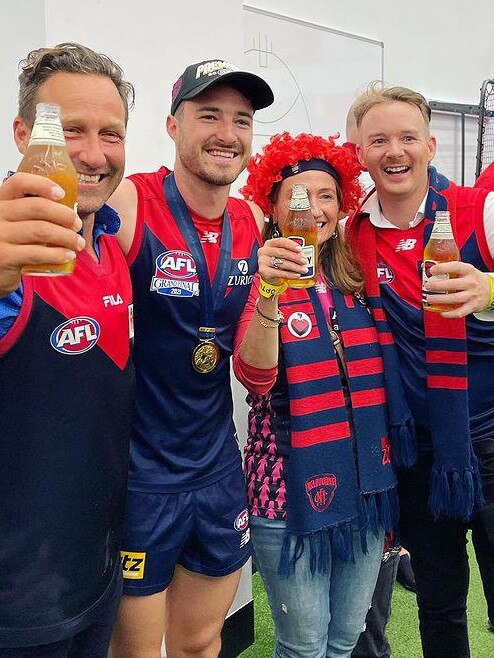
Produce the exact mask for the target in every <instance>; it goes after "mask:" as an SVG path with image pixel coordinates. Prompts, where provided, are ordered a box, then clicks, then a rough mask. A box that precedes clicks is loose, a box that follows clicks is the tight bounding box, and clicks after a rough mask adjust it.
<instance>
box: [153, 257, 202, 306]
mask: <svg viewBox="0 0 494 658" xmlns="http://www.w3.org/2000/svg"><path fill="white" fill-rule="evenodd" d="M191 279H192V280H191ZM150 290H152V291H153V292H157V293H158V294H159V295H167V296H169V297H194V296H196V297H197V296H198V295H199V282H198V281H197V271H196V264H195V261H194V259H193V258H192V255H191V254H189V253H188V252H187V251H180V250H173V251H165V253H164V254H160V255H159V256H158V258H157V259H156V270H155V274H154V276H153V278H152V279H151V286H150Z"/></svg>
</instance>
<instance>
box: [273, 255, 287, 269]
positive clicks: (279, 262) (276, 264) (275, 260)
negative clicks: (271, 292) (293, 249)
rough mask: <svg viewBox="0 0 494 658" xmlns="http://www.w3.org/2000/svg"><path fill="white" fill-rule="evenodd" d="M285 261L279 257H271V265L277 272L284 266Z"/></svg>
mask: <svg viewBox="0 0 494 658" xmlns="http://www.w3.org/2000/svg"><path fill="white" fill-rule="evenodd" d="M284 262H285V261H284V260H283V258H279V256H271V265H272V266H273V267H274V268H275V270H277V269H278V268H279V267H280V265H283V263H284Z"/></svg>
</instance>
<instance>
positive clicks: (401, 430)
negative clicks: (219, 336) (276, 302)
mask: <svg viewBox="0 0 494 658" xmlns="http://www.w3.org/2000/svg"><path fill="white" fill-rule="evenodd" d="M332 295H333V301H334V304H335V308H336V312H337V316H338V322H339V326H340V330H341V339H342V342H343V345H344V349H345V358H346V362H347V369H348V387H349V396H350V400H351V413H349V411H348V407H347V404H346V401H345V395H344V393H343V391H342V383H341V376H340V371H339V367H338V361H337V357H336V354H335V350H334V347H333V343H332V340H331V336H330V332H329V328H328V323H327V321H326V317H325V315H324V310H323V308H322V305H321V302H320V300H319V299H318V293H317V292H316V290H315V288H309V289H301V290H291V289H289V290H287V291H286V293H284V294H283V297H282V298H281V299H280V309H281V311H282V312H283V314H284V317H285V321H284V322H283V325H282V327H281V332H280V336H281V344H282V351H283V358H284V361H285V366H286V376H287V381H288V393H289V400H290V425H291V449H290V455H289V459H288V466H287V535H286V537H285V541H284V545H283V551H282V555H281V559H280V567H279V571H280V574H284V575H288V574H290V573H292V571H293V569H294V567H295V563H296V561H297V559H298V558H299V557H300V555H301V554H302V552H303V551H304V550H305V549H304V547H305V546H306V545H307V543H306V540H308V546H309V550H310V564H311V570H312V572H313V573H314V572H315V571H320V572H323V573H324V572H326V571H327V569H328V568H329V562H328V556H329V555H330V551H331V549H333V550H334V551H335V552H336V553H337V555H339V557H340V558H341V559H342V560H348V559H351V558H352V556H353V539H352V526H353V524H354V522H356V521H357V522H358V524H359V527H360V537H361V542H362V547H363V550H364V551H365V550H366V536H367V532H368V531H369V530H370V531H372V532H374V533H375V534H377V532H378V529H379V527H382V528H384V529H385V530H386V531H389V530H391V529H392V527H394V525H395V524H396V521H397V515H398V504H397V496H396V491H395V485H396V479H395V474H394V470H393V466H392V464H391V460H390V453H391V449H390V438H391V436H392V435H394V438H393V441H392V442H393V444H396V439H397V437H400V436H401V437H404V436H408V435H409V434H410V428H411V422H412V421H411V416H410V412H409V411H408V408H407V407H406V405H405V403H404V397H403V396H402V395H400V391H401V381H400V380H399V377H398V375H397V373H398V369H397V362H396V358H395V357H394V350H393V349H392V348H393V345H392V340H391V339H390V334H389V332H387V333H386V334H385V335H383V336H381V335H378V332H377V330H376V327H375V324H374V322H373V320H372V317H371V315H370V313H369V312H368V310H367V308H366V307H365V306H364V305H363V304H362V303H361V302H360V301H359V300H357V299H356V298H355V297H354V296H353V295H343V294H342V293H340V292H339V291H338V290H332ZM386 347H388V348H389V349H385V348H386ZM384 365H385V367H383V366H384ZM384 372H386V374H389V379H388V377H386V380H385V378H384ZM390 389H393V390H392V391H391V392H390ZM389 392H390V394H389V395H388V393H389ZM392 402H394V403H396V404H394V405H393V404H391V403H392ZM391 426H392V429H391ZM304 540H305V541H304Z"/></svg>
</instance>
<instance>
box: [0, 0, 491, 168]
mask: <svg viewBox="0 0 494 658" xmlns="http://www.w3.org/2000/svg"><path fill="white" fill-rule="evenodd" d="M245 4H248V5H250V6H254V7H258V8H260V9H265V10H269V11H273V12H277V13H280V14H284V15H287V16H291V17H294V18H298V19H302V20H306V21H311V22H314V23H318V24H321V25H325V26H328V27H330V28H334V29H339V30H343V31H346V32H350V33H353V34H357V35H361V36H364V37H369V38H372V39H377V40H379V41H383V42H384V79H385V81H386V82H388V83H390V84H404V85H406V86H410V87H412V88H415V89H418V90H420V91H421V92H422V93H423V94H424V95H425V96H426V97H427V98H429V99H432V100H439V101H446V102H457V103H469V104H476V103H477V102H478V98H479V89H480V85H481V83H482V81H483V80H484V79H487V78H489V77H493V76H494V49H493V48H492V25H493V24H494V21H493V19H494V3H492V0H471V2H470V3H469V4H468V10H467V11H465V4H464V2H463V0H462V1H460V0H450V2H449V3H447V4H446V5H444V3H435V4H434V3H431V2H430V1H429V0H415V2H413V3H410V2H407V3H405V2H397V1H396V0H379V2H376V1H374V2H371V1H370V0H345V2H341V0H338V1H337V2H336V1H335V0H306V1H305V2H300V0H248V1H247V2H246V3H245ZM170 5H171V2H170V0H85V2H82V3H81V2H76V1H75V0H23V2H22V3H15V2H8V1H7V0H2V21H1V24H0V43H1V44H2V57H1V58H0V82H1V84H2V95H1V97H0V123H1V125H2V127H3V130H1V131H0V170H1V171H4V170H5V169H7V168H15V165H16V164H17V162H18V156H17V152H16V150H15V147H14V145H13V141H12V136H11V130H10V125H11V121H12V118H13V116H14V114H15V108H16V95H17V64H18V62H19V60H20V59H21V58H22V57H23V56H24V55H25V54H26V53H27V51H28V50H30V49H31V48H35V47H38V46H42V45H46V44H50V45H51V44H54V43H57V42H59V41H68V40H80V41H82V42H83V43H85V44H87V45H89V46H91V47H93V48H95V49H97V50H100V51H102V52H106V53H108V54H109V55H111V56H113V57H114V58H115V59H116V60H117V61H118V62H119V63H120V64H121V65H122V67H123V69H124V71H125V73H126V75H127V77H128V79H130V80H131V81H132V82H134V83H135V86H136V90H137V103H136V108H135V110H134V111H133V113H132V115H131V120H130V124H129V138H128V145H129V148H128V167H127V171H128V172H131V171H136V170H151V169H153V168H155V167H156V166H157V165H158V164H160V163H161V162H167V163H168V164H170V163H171V162H172V158H173V150H172V146H171V143H170V140H169V139H168V138H167V137H166V135H165V130H164V119H165V116H166V114H167V112H168V106H169V99H170V88H171V85H172V84H173V82H174V81H175V79H176V78H177V77H178V75H179V74H180V72H181V71H182V70H183V68H184V67H185V65H186V64H188V63H190V62H192V61H198V60H200V59H203V58H208V57H212V56H213V57H215V56H220V57H225V58H227V59H230V60H232V61H234V62H237V63H240V64H241V62H242V60H243V13H244V12H243V3H242V0H208V2H207V3H205V2H202V1H201V0H184V1H183V2H181V3H180V2H179V3H176V2H174V3H173V12H171V11H170ZM300 47H306V48H307V47H310V44H301V46H300ZM330 74H331V63H328V75H330ZM434 125H435V124H433V127H434ZM450 125H451V126H452V128H453V129H454V130H455V136H454V138H453V139H452V140H451V142H450V144H451V143H455V142H458V140H459V132H458V124H457V123H456V124H455V122H454V121H453V120H452V121H451V122H448V121H447V120H445V119H441V120H439V122H438V131H439V137H440V138H442V135H443V134H444V130H446V131H448V130H449V126H450ZM331 129H332V126H328V132H329V131H331ZM468 131H469V137H468V140H467V149H468V151H469V161H468V162H469V169H472V168H473V165H472V164H471V163H472V159H473V157H474V151H475V128H474V127H472V125H471V122H470V124H469V129H468ZM446 136H447V135H446ZM439 146H440V149H439V156H438V164H442V162H443V161H445V162H446V161H450V160H451V154H450V153H449V151H450V145H448V148H447V149H446V151H445V153H442V152H441V140H440V144H439ZM451 175H454V176H455V178H457V179H458V173H457V164H455V168H454V169H453V170H452V172H451ZM472 175H473V174H472Z"/></svg>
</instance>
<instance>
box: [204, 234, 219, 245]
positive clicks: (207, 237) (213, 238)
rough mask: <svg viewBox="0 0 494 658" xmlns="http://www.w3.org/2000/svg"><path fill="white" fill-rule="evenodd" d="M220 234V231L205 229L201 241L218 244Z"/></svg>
mask: <svg viewBox="0 0 494 658" xmlns="http://www.w3.org/2000/svg"><path fill="white" fill-rule="evenodd" d="M219 235H220V234H219V233H215V232H214V231H204V233H203V234H202V235H201V242H211V243H212V244H216V243H217V242H218V238H219Z"/></svg>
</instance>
